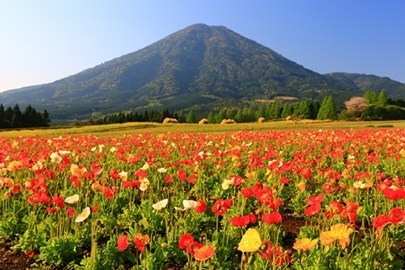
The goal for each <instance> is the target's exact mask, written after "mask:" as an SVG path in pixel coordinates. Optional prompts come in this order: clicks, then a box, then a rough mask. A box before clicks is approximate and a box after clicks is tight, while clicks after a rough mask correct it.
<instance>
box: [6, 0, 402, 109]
mask: <svg viewBox="0 0 405 270" xmlns="http://www.w3.org/2000/svg"><path fill="white" fill-rule="evenodd" d="M404 14H405V1H403V0H390V1H383V0H380V1H377V0H334V1H332V0H305V1H302V0H252V1H242V0H241V1H237V0H233V1H230V0H229V1H228V0H204V1H197V0H195V1H192V0H160V1H157V0H138V1H137V0H132V1H130V0H128V1H126V0H125V1H124V0H119V1H112V0H111V1H107V0H97V1H96V0H85V1H79V0H70V1H51V0H48V1H43V0H35V1H26V0H12V1H1V2H0V91H4V90H9V89H15V88H19V87H23V86H29V85H36V84H42V83H49V82H53V81H55V80H58V79H61V78H64V77H67V76H69V75H73V74H75V73H78V72H80V71H82V70H84V69H87V68H91V67H94V66H96V65H98V64H100V63H103V62H105V61H108V60H111V59H113V58H116V57H119V56H122V55H124V54H128V53H131V52H134V51H137V50H139V49H142V48H144V47H145V46H147V45H149V44H151V43H153V42H156V41H158V40H160V39H162V38H164V37H165V36H167V35H169V34H171V33H174V32H176V31H178V30H180V29H183V28H185V27H187V26H189V25H191V24H195V23H205V24H208V25H223V26H226V27H227V28H229V29H231V30H232V31H235V32H237V33H239V34H241V35H243V36H245V37H247V38H249V39H252V40H254V41H256V42H258V43H260V44H262V45H264V46H266V47H268V48H270V49H272V50H274V51H276V52H277V53H279V54H281V55H283V56H285V57H287V58H288V59H290V60H292V61H294V62H296V63H298V64H300V65H303V66H304V67H306V68H308V69H311V70H313V71H315V72H318V73H321V74H324V73H329V72H353V73H364V74H374V75H377V76H387V77H390V78H391V79H394V80H396V81H399V82H402V83H405V15H404ZM0 103H1V101H0Z"/></svg>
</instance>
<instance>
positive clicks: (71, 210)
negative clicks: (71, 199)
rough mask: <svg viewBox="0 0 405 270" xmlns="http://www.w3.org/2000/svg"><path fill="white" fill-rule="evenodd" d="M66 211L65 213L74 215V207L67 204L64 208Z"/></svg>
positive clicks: (70, 215)
mask: <svg viewBox="0 0 405 270" xmlns="http://www.w3.org/2000/svg"><path fill="white" fill-rule="evenodd" d="M66 212H67V214H68V216H69V217H73V216H74V215H75V209H74V208H73V207H72V206H69V207H68V208H67V209H66Z"/></svg>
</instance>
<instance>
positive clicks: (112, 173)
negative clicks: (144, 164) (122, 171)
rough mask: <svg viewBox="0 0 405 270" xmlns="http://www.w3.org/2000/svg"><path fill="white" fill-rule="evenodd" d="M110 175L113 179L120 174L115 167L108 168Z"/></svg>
mask: <svg viewBox="0 0 405 270" xmlns="http://www.w3.org/2000/svg"><path fill="white" fill-rule="evenodd" d="M110 177H111V178H112V179H114V180H115V179H118V178H120V175H119V173H118V171H117V170H116V169H111V170H110Z"/></svg>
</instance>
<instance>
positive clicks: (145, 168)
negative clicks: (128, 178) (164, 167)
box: [141, 162, 149, 171]
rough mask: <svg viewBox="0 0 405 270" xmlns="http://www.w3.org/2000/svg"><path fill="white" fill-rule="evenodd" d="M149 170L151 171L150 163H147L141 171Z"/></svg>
mask: <svg viewBox="0 0 405 270" xmlns="http://www.w3.org/2000/svg"><path fill="white" fill-rule="evenodd" d="M148 169H149V163H148V162H145V164H144V165H143V166H142V168H141V170H142V171H146V170H148Z"/></svg>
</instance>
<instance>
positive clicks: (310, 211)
mask: <svg viewBox="0 0 405 270" xmlns="http://www.w3.org/2000/svg"><path fill="white" fill-rule="evenodd" d="M321 210H322V207H321V204H320V203H316V204H312V205H310V206H308V207H307V208H306V209H305V210H304V215H306V216H313V215H316V214H318V213H319V212H321Z"/></svg>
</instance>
